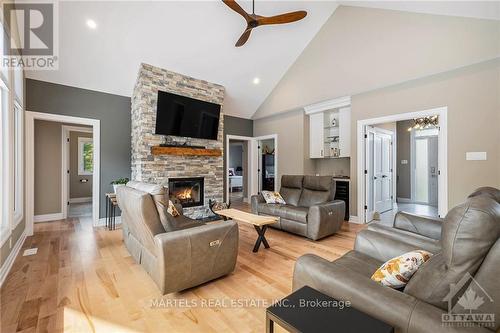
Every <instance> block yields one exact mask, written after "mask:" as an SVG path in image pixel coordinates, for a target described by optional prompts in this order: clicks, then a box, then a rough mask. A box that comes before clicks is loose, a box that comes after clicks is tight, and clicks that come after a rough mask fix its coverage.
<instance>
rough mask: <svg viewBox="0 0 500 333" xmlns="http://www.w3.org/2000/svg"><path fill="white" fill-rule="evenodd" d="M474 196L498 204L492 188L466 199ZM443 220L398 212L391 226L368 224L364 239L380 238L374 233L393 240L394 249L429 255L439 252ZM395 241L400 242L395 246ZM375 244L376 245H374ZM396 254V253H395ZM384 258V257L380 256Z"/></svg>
mask: <svg viewBox="0 0 500 333" xmlns="http://www.w3.org/2000/svg"><path fill="white" fill-rule="evenodd" d="M476 196H487V197H490V198H491V199H493V200H495V201H496V202H498V203H500V190H498V189H496V188H494V187H480V188H478V189H476V190H474V191H473V192H472V193H471V194H469V196H468V197H467V198H473V197H476ZM443 222H444V219H442V218H439V217H427V216H419V215H415V214H410V213H406V212H402V211H401V212H398V213H396V216H395V217H394V220H393V224H392V225H391V226H387V225H384V224H381V223H380V222H372V223H370V224H368V227H367V230H370V231H367V232H366V233H365V235H364V236H365V237H366V236H367V235H368V234H369V237H370V238H380V237H381V236H379V235H376V234H375V233H380V234H383V235H384V236H382V238H383V237H390V238H392V239H393V244H394V246H395V247H399V248H400V250H401V251H404V250H408V251H410V250H412V249H421V250H426V251H429V252H431V253H438V252H440V251H441V242H440V241H441V229H442V226H443ZM396 241H398V242H400V243H399V244H398V246H396V245H395V244H396ZM374 244H376V243H374ZM365 246H366V247H367V248H366V249H364V252H367V253H368V252H372V253H373V254H372V256H373V257H377V256H378V251H379V249H376V248H374V247H372V248H371V249H369V248H368V247H369V246H370V245H369V244H368V243H366V244H365ZM396 252H398V251H396ZM382 256H384V255H382Z"/></svg>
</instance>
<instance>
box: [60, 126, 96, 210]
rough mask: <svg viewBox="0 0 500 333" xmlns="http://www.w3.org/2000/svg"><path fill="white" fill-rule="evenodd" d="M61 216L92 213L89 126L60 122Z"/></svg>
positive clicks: (91, 136) (91, 154)
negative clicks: (61, 146)
mask: <svg viewBox="0 0 500 333" xmlns="http://www.w3.org/2000/svg"><path fill="white" fill-rule="evenodd" d="M61 137H62V145H63V156H62V161H63V168H62V175H61V177H62V186H63V188H64V189H65V190H63V196H62V205H63V207H64V205H66V209H63V215H64V216H63V218H66V217H69V218H71V217H90V216H92V183H93V151H94V145H93V130H92V127H77V126H71V125H63V126H62V136H61Z"/></svg>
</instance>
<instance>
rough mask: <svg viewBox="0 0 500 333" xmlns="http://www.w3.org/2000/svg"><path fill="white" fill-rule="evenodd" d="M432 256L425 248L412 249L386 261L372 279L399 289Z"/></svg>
mask: <svg viewBox="0 0 500 333" xmlns="http://www.w3.org/2000/svg"><path fill="white" fill-rule="evenodd" d="M431 256H432V254H431V253H429V252H427V251H424V250H416V251H411V252H408V253H405V254H402V255H400V256H397V257H396V258H392V259H390V260H388V261H386V262H385V263H384V264H383V265H382V266H380V268H379V269H377V270H376V271H375V273H373V275H372V277H371V279H372V280H373V281H376V282H379V283H381V284H383V285H384V286H387V287H391V288H394V289H399V288H402V287H404V286H406V284H407V283H408V281H410V278H411V277H412V276H413V274H415V272H416V271H417V270H418V268H419V267H420V266H421V265H422V264H423V263H424V262H426V261H427V260H429V258H430V257H431Z"/></svg>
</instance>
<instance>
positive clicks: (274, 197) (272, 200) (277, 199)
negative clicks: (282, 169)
mask: <svg viewBox="0 0 500 333" xmlns="http://www.w3.org/2000/svg"><path fill="white" fill-rule="evenodd" d="M262 196H263V197H264V200H266V203H268V204H281V205H284V204H286V202H285V200H284V199H283V197H282V196H281V194H280V193H279V192H272V191H262Z"/></svg>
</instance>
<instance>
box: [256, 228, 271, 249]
mask: <svg viewBox="0 0 500 333" xmlns="http://www.w3.org/2000/svg"><path fill="white" fill-rule="evenodd" d="M254 228H255V230H256V231H257V234H259V237H258V238H257V241H256V242H255V246H254V247H253V252H257V251H259V247H260V243H264V247H265V248H266V249H268V248H269V243H268V242H267V239H266V237H265V236H264V234H265V233H266V230H267V225H265V226H263V227H258V226H256V225H254Z"/></svg>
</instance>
